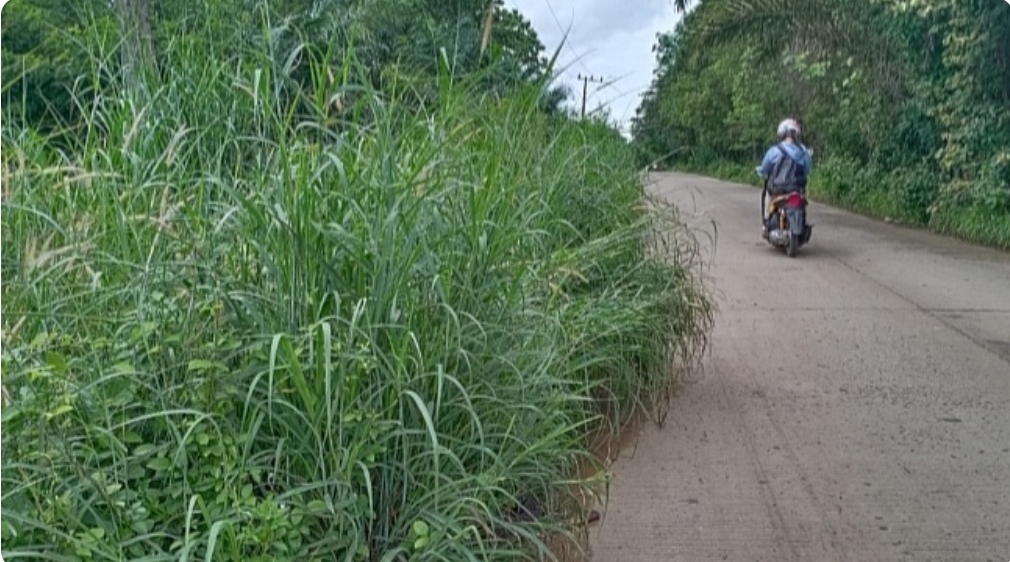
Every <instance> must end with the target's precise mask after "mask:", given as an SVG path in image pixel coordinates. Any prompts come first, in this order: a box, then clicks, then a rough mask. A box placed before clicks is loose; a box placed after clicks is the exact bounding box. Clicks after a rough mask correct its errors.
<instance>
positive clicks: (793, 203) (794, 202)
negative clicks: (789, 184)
mask: <svg viewBox="0 0 1010 562" xmlns="http://www.w3.org/2000/svg"><path fill="white" fill-rule="evenodd" d="M787 203H788V205H789V206H790V207H802V206H803V197H802V196H801V195H800V194H799V193H790V194H789V200H788V201H787Z"/></svg>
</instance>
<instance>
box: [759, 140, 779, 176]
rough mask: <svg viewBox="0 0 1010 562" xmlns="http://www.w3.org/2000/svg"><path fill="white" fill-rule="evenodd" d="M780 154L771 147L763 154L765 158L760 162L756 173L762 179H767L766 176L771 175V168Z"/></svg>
mask: <svg viewBox="0 0 1010 562" xmlns="http://www.w3.org/2000/svg"><path fill="white" fill-rule="evenodd" d="M779 156H781V153H780V152H779V151H778V150H777V149H776V148H775V147H774V146H773V147H771V148H769V149H768V152H765V157H764V159H763V160H761V165H760V166H758V167H757V173H758V175H759V176H761V177H762V178H767V177H768V174H770V173H772V168H773V167H774V166H775V162H776V161H777V160H778V158H779Z"/></svg>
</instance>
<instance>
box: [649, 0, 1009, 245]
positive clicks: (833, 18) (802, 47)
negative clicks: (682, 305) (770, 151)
mask: <svg viewBox="0 0 1010 562" xmlns="http://www.w3.org/2000/svg"><path fill="white" fill-rule="evenodd" d="M680 4H682V6H681V7H682V8H683V7H685V6H683V4H691V5H693V9H692V10H691V11H690V13H689V14H688V15H687V16H686V17H685V18H684V20H683V21H682V22H681V23H680V25H679V26H678V27H677V29H675V30H674V31H672V32H671V33H669V34H666V35H663V36H661V37H660V39H659V42H658V44H657V58H658V68H657V73H656V76H655V78H654V81H653V84H652V87H651V89H650V90H649V91H648V92H647V94H646V95H645V98H644V100H643V103H642V104H641V106H640V107H639V111H638V114H637V116H636V120H635V123H634V126H633V132H634V134H635V137H636V149H637V151H638V156H639V159H640V160H639V161H640V162H641V163H642V164H646V163H648V162H652V161H656V160H659V161H661V162H662V163H663V164H664V165H667V166H673V167H676V168H679V169H684V170H690V171H696V172H704V173H709V174H715V175H717V176H719V177H722V178H725V179H732V180H736V181H744V182H745V183H751V184H756V183H757V180H756V178H755V176H754V174H753V171H752V170H753V168H754V167H755V166H756V165H757V164H758V163H759V162H760V159H761V156H762V155H763V153H764V151H765V150H766V149H767V147H768V146H769V145H770V144H771V143H772V142H774V140H775V138H774V130H775V129H774V127H775V125H776V124H777V123H778V122H779V121H780V120H781V119H782V118H784V117H787V116H796V117H799V118H801V119H802V121H803V122H804V125H805V127H804V134H805V141H806V142H807V144H809V145H810V146H811V147H812V148H814V150H815V154H814V168H815V170H814V174H813V175H812V176H811V184H810V190H811V194H812V195H813V196H814V197H815V198H818V199H820V200H822V201H827V202H830V203H834V204H838V205H841V206H843V207H847V208H849V209H852V210H855V211H858V212H862V213H866V214H869V215H872V216H876V217H879V218H891V219H893V220H895V221H899V222H902V223H905V224H909V225H918V226H926V227H929V228H931V229H933V230H936V231H939V232H943V233H946V234H951V235H955V236H959V237H963V238H966V239H969V240H973V241H977V242H982V243H986V244H991V245H994V246H998V247H1003V248H1010V148H1008V147H1010V109H1008V108H1010V81H1008V80H1007V79H1006V77H1007V76H1008V75H1010V6H1008V5H1006V3H1004V2H956V1H954V0H940V1H930V2H923V1H919V0H844V1H841V2H831V3H821V4H817V5H811V4H810V3H809V2H803V1H800V0H788V1H785V2H772V1H770V0H762V1H757V2H751V3H740V2H735V1H733V0H701V1H700V2H697V3H690V2H681V3H680ZM670 155H672V156H670Z"/></svg>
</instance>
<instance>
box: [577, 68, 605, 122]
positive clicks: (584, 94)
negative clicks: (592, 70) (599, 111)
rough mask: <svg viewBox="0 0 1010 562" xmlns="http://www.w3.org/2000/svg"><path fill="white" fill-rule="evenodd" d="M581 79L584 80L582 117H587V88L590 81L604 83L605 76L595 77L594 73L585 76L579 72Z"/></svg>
mask: <svg viewBox="0 0 1010 562" xmlns="http://www.w3.org/2000/svg"><path fill="white" fill-rule="evenodd" d="M579 80H582V118H583V119H585V118H586V89H587V88H588V87H589V83H590V82H595V83H597V84H602V83H603V78H602V77H601V78H594V77H593V76H592V75H589V76H583V75H581V74H579Z"/></svg>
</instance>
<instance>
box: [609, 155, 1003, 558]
mask: <svg viewBox="0 0 1010 562" xmlns="http://www.w3.org/2000/svg"><path fill="white" fill-rule="evenodd" d="M652 179H653V181H654V182H655V184H654V185H653V187H652V189H653V190H654V191H655V192H657V193H659V194H661V195H663V196H664V197H666V198H667V199H669V200H672V201H674V202H676V203H677V204H678V205H679V206H680V208H681V210H682V212H683V213H684V215H685V216H686V217H685V218H687V219H688V220H689V222H691V223H693V224H694V225H696V226H698V227H699V228H706V227H705V224H706V223H708V222H709V221H710V219H714V220H715V222H716V223H717V224H718V244H717V248H716V250H717V251H716V254H715V260H714V267H713V269H712V274H713V276H714V280H715V285H716V291H717V294H718V300H719V308H720V310H719V316H718V319H717V324H716V329H715V334H714V336H713V348H712V355H711V358H710V359H709V360H708V361H707V364H706V370H705V373H704V374H703V375H702V376H701V377H700V378H699V380H698V382H695V383H693V384H690V385H688V386H686V387H685V388H684V389H683V390H682V391H681V392H680V393H679V395H678V396H677V397H675V398H674V399H673V404H672V407H671V411H670V413H669V416H668V418H667V425H666V427H665V428H664V429H661V430H658V429H656V428H655V427H653V426H652V425H647V426H646V427H644V428H643V429H642V432H641V435H640V436H639V437H638V440H637V444H636V443H633V444H632V445H630V446H629V447H628V448H627V450H625V451H624V452H623V453H622V456H621V458H620V459H619V460H618V461H617V462H616V463H615V465H614V467H613V470H614V480H613V483H612V486H611V489H610V503H609V505H608V506H607V508H606V512H605V516H604V519H603V521H602V522H601V523H597V524H595V525H594V526H593V527H592V529H591V541H592V547H593V560H594V562H611V561H613V562H639V561H641V562H646V561H648V562H671V561H685V562H688V561H690V562H705V561H710V560H718V561H740V562H744V561H746V562H759V561H767V562H783V561H794V560H796V561H799V560H803V561H813V562H830V561H844V562H857V561H860V562H861V561H866V562H886V561H891V560H900V561H905V560H907V561H910V562H911V561H914V562H926V561H938V562H939V561H942V562H956V561H961V560H964V561H969V560H970V561H972V562H977V561H987V560H991V561H993V562H997V561H1003V562H1006V561H1008V560H1010V254H1006V253H1002V252H998V251H995V250H987V249H982V248H979V247H976V246H972V245H969V244H965V243H962V242H959V241H956V240H953V239H949V238H945V237H941V236H936V235H932V234H929V233H925V232H920V231H914V230H909V229H904V228H900V227H896V226H892V225H888V224H884V223H880V222H877V221H873V220H870V219H866V218H862V217H858V216H855V215H852V214H850V213H846V212H842V211H839V210H836V209H833V208H830V207H827V206H824V205H818V204H812V205H811V207H810V220H811V222H812V223H814V224H815V227H814V231H813V238H812V240H811V243H810V244H809V245H808V246H806V247H804V248H801V249H800V252H799V255H798V256H797V257H796V258H795V259H789V258H787V257H785V255H784V254H783V253H782V252H781V251H779V250H776V249H774V248H772V247H771V246H769V245H768V244H767V243H766V242H765V241H764V240H762V239H761V238H760V225H759V224H758V220H757V219H758V216H759V209H758V204H759V200H760V199H759V193H758V191H757V190H756V189H748V188H746V187H742V186H738V185H733V184H729V183H725V182H720V181H716V180H711V179H707V178H702V177H697V176H689V175H682V174H653V175H652ZM708 228H711V227H708ZM632 454H634V456H633V457H632Z"/></svg>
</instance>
